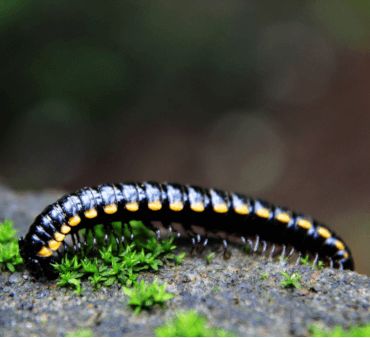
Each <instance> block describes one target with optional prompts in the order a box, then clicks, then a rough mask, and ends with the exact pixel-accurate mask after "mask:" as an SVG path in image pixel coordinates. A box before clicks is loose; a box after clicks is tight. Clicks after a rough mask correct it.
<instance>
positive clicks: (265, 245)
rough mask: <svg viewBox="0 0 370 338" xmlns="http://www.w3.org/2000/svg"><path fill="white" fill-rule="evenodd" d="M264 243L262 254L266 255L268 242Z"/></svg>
mask: <svg viewBox="0 0 370 338" xmlns="http://www.w3.org/2000/svg"><path fill="white" fill-rule="evenodd" d="M262 243H263V249H262V254H264V253H265V252H266V249H267V242H266V241H262Z"/></svg>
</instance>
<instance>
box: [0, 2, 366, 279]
mask: <svg viewBox="0 0 370 338" xmlns="http://www.w3.org/2000/svg"><path fill="white" fill-rule="evenodd" d="M369 47H370V2H369V1H368V0H362V1H360V0H359V1H354V0H346V1H344V0H325V1H309V0H307V1H296V0H291V1H290V0H280V1H272V0H227V1H225V0H212V1H211V0H203V1H179V0H161V1H159V0H158V1H155V0H125V1H110V2H102V1H96V0H89V1H71V0H66V1H59V0H58V1H56V0H41V1H29V0H28V1H23V0H17V1H15V0H4V1H0V72H1V77H0V91H1V104H0V117H1V127H2V128H1V133H0V155H1V156H0V180H1V181H2V182H3V183H4V184H6V185H8V186H10V187H12V188H13V189H16V190H33V191H34V190H44V189H63V190H65V191H75V190H77V189H79V188H81V187H84V186H92V185H97V184H100V183H106V182H120V181H126V180H135V181H144V180H156V181H167V182H171V181H172V182H179V183H184V184H185V183H189V184H195V185H201V186H204V187H215V188H220V189H225V190H232V191H236V192H242V193H245V194H248V195H252V196H256V197H259V198H263V199H265V200H268V201H270V202H271V203H274V204H277V205H283V206H288V207H290V208H291V209H293V210H296V211H297V212H304V213H306V214H308V215H311V216H313V217H314V218H315V219H317V220H319V221H321V222H323V223H324V224H327V225H329V227H330V228H331V229H333V230H334V231H335V232H337V233H339V234H340V236H341V237H342V238H343V239H344V240H345V242H346V243H347V244H348V245H349V247H350V248H351V249H352V253H353V255H354V258H355V262H356V267H357V271H358V272H360V273H366V274H368V275H370V261H369V259H368V257H369V254H370V246H369V239H370V207H369V204H370V174H369V168H370V114H369V112H370V100H369V98H370V95H369V94H370V58H369ZM40 212H41V210H40Z"/></svg>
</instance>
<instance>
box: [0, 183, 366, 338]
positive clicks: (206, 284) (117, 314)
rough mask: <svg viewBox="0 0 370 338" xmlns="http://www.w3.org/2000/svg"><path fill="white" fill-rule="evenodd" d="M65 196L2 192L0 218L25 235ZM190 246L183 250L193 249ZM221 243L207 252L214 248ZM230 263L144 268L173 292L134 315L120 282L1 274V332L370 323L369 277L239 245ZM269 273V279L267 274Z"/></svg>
mask: <svg viewBox="0 0 370 338" xmlns="http://www.w3.org/2000/svg"><path fill="white" fill-rule="evenodd" d="M61 195H62V193H52V192H49V193H23V194H18V193H15V192H13V191H11V190H9V189H6V188H4V189H1V190H0V218H1V219H3V218H4V217H9V218H12V219H13V220H14V221H15V225H16V228H17V229H18V230H19V232H20V233H19V234H23V235H24V234H25V233H26V232H27V229H28V227H29V225H30V223H31V222H32V220H33V218H34V217H35V216H37V214H38V213H40V212H41V211H42V210H43V209H44V207H45V206H46V205H47V204H50V203H52V202H54V201H55V200H56V199H57V198H58V197H60V196H61ZM189 248H190V245H185V246H182V245H181V246H180V247H179V248H178V253H180V252H183V251H185V252H187V253H189V251H190V250H189ZM217 248H218V245H216V246H212V245H211V246H210V248H208V250H210V249H214V250H216V249H217ZM230 251H231V253H232V256H231V258H230V259H228V260H224V259H223V257H222V254H220V253H216V254H215V255H214V256H213V257H212V259H211V264H209V265H208V264H207V262H206V259H205V256H206V254H208V253H209V252H210V251H208V252H206V254H204V255H203V256H202V257H201V258H199V257H192V256H190V255H189V254H187V255H186V258H185V262H184V263H183V264H182V265H180V266H175V267H164V268H162V269H161V270H160V271H159V272H144V273H142V274H141V275H140V279H145V280H146V281H148V282H152V281H153V280H154V279H155V278H158V280H159V282H160V284H162V283H163V282H167V283H168V285H167V292H171V293H173V294H175V297H174V298H172V299H171V300H170V301H169V302H168V303H167V306H166V307H165V308H164V309H161V308H160V307H154V308H153V310H152V311H150V312H146V311H143V312H142V313H140V314H139V315H138V316H136V315H135V314H134V313H133V311H132V309H131V308H130V307H129V306H128V305H127V301H128V297H127V296H125V294H124V293H123V291H122V289H121V287H120V286H117V285H116V286H112V287H110V288H101V289H100V290H99V291H94V290H93V289H92V287H91V286H90V285H89V284H88V283H87V282H84V283H83V287H86V290H85V291H84V292H83V295H82V296H78V295H75V294H73V293H72V291H71V290H69V289H65V288H59V287H57V286H56V281H42V280H39V281H35V280H25V279H24V278H23V274H22V273H13V274H11V273H7V272H2V273H0V336H25V335H26V336H34V335H37V336H64V335H66V334H67V333H69V332H76V331H77V330H78V329H79V328H88V329H90V330H91V331H92V332H93V334H94V335H96V336H151V335H153V334H154V332H153V329H154V328H155V327H157V326H159V325H162V324H164V323H165V321H166V319H168V318H170V317H173V316H174V315H175V314H176V313H178V312H183V311H188V310H190V309H196V310H197V311H199V313H201V314H204V315H205V316H206V317H207V319H208V321H209V324H210V325H211V326H217V327H221V328H224V329H226V330H228V331H231V332H233V333H234V334H236V335H238V336H305V335H308V334H309V331H308V328H309V327H310V326H311V325H313V324H322V325H323V326H324V327H329V328H332V327H334V326H335V325H338V324H339V325H343V326H344V327H348V326H349V325H359V324H366V323H368V322H370V279H369V277H367V276H365V275H359V274H357V273H356V272H350V271H338V270H335V269H329V268H327V269H324V270H322V271H317V270H312V269H311V268H310V267H307V266H299V267H293V266H291V265H289V264H288V263H285V262H283V263H281V262H279V261H271V260H267V259H266V258H264V257H261V256H250V255H244V254H243V253H242V252H241V248H240V247H238V246H234V247H231V250H230ZM280 271H285V272H287V273H288V274H289V275H290V274H292V273H293V272H298V273H299V274H300V275H301V276H302V277H301V279H300V282H301V284H302V287H303V288H302V289H284V288H283V287H282V285H280V283H279V282H280V281H282V280H284V277H283V276H282V275H281V274H280ZM265 273H267V277H266V279H263V278H261V275H263V274H265Z"/></svg>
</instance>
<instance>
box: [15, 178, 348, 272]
mask: <svg viewBox="0 0 370 338" xmlns="http://www.w3.org/2000/svg"><path fill="white" fill-rule="evenodd" d="M130 220H140V221H141V222H142V223H143V224H144V225H145V226H146V227H147V228H148V229H150V230H153V232H154V233H155V235H156V236H157V239H159V238H160V230H159V228H157V227H155V226H154V225H153V224H152V223H151V222H152V221H160V222H162V225H163V227H164V228H166V229H168V232H169V233H170V234H171V233H172V232H177V235H180V232H178V231H177V230H175V228H174V225H173V223H180V224H181V225H182V228H183V230H184V231H185V232H186V233H187V234H188V235H189V236H190V237H191V241H192V250H193V249H194V248H195V247H196V246H197V247H198V248H199V247H200V253H201V252H202V251H203V250H204V248H205V247H206V245H207V243H208V236H209V235H211V234H212V236H213V237H219V238H220V239H221V240H222V245H223V248H224V255H226V252H227V247H228V240H232V238H238V239H239V241H241V242H242V243H243V244H244V246H247V245H250V248H251V251H252V253H253V252H256V251H257V250H258V249H259V248H260V249H261V251H262V253H266V250H267V248H268V247H269V250H270V253H269V255H270V257H272V255H273V254H274V252H275V250H276V248H277V247H278V248H279V250H280V254H281V256H282V258H284V257H288V258H289V257H291V256H292V255H293V253H294V252H296V255H298V259H297V264H298V263H299V261H300V257H301V255H302V254H303V253H308V254H309V255H310V256H311V259H312V260H313V262H312V264H313V266H314V265H315V264H316V263H317V261H318V259H321V260H323V261H325V262H326V264H327V265H328V266H330V267H335V268H338V269H349V270H354V262H353V258H352V255H351V252H350V250H349V248H348V247H347V245H345V244H344V242H343V240H342V239H341V238H340V237H339V236H337V235H336V234H335V233H334V232H332V231H331V230H329V228H328V227H326V226H324V225H322V224H321V223H318V222H317V221H315V220H313V219H312V218H311V217H309V216H307V215H303V214H298V213H295V212H293V211H291V210H289V209H288V208H285V207H278V206H273V205H272V204H269V203H267V202H265V201H262V200H259V199H253V198H250V197H247V196H245V195H242V194H238V193H233V192H225V191H222V190H218V189H204V188H201V187H196V186H188V185H180V184H177V183H157V182H143V183H134V182H125V183H118V184H102V185H99V186H98V187H91V188H83V189H81V190H78V191H77V192H75V193H72V194H67V195H65V196H63V197H61V198H60V199H59V200H58V201H56V202H55V203H53V204H51V205H49V206H47V207H46V208H45V209H44V211H43V212H42V213H41V214H40V215H38V216H37V217H36V219H35V220H34V222H33V223H32V225H31V226H30V228H29V231H28V233H27V235H26V236H25V238H23V237H20V238H19V240H18V241H19V250H20V254H21V256H22V258H23V261H24V262H25V264H26V266H27V268H28V270H29V271H30V272H31V273H32V274H33V275H35V276H42V275H45V276H51V275H53V269H52V267H51V265H50V263H54V262H55V260H56V259H57V258H56V257H58V256H60V255H63V253H65V252H66V250H67V249H66V248H67V246H66V236H67V235H70V236H71V238H72V242H73V248H74V250H75V251H77V250H78V249H80V248H81V246H82V245H84V246H86V237H87V233H88V231H90V232H91V233H92V237H93V242H94V246H95V244H96V238H95V233H94V225H96V224H103V225H104V231H105V241H106V242H107V238H108V232H111V233H112V234H114V233H113V231H112V225H111V223H112V222H115V221H121V222H122V224H123V223H124V222H127V223H128V222H129V221H130ZM128 224H129V223H128ZM123 228H124V227H123V226H122V236H121V238H117V236H116V235H114V236H115V240H116V243H117V245H118V244H119V243H121V244H122V245H124V241H125V238H124V233H123ZM82 229H86V236H85V238H82V240H81V238H80V235H79V231H80V230H82ZM129 229H131V228H130V226H129ZM130 233H131V236H130V240H132V239H133V236H134V235H133V233H132V229H131V230H130ZM200 233H202V234H200ZM221 235H223V236H221ZM202 236H203V238H202ZM62 248H63V250H62ZM270 248H271V249H270ZM61 251H63V253H61Z"/></svg>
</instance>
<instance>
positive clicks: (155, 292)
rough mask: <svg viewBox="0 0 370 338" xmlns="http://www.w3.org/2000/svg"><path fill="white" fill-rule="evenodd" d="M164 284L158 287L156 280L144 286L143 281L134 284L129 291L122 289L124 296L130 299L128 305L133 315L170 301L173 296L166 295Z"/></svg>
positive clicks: (170, 294)
mask: <svg viewBox="0 0 370 338" xmlns="http://www.w3.org/2000/svg"><path fill="white" fill-rule="evenodd" d="M166 285H167V284H166V283H164V284H162V285H158V280H157V279H156V280H155V281H154V283H153V284H146V283H145V281H144V280H142V281H141V282H140V283H136V284H135V286H134V287H133V288H131V289H129V288H125V287H124V288H122V290H123V292H124V293H125V295H126V296H128V297H130V300H129V302H128V304H130V305H131V306H132V307H134V308H135V314H139V313H140V311H141V310H142V309H147V310H148V309H150V308H151V307H152V306H153V305H154V304H156V303H158V304H160V305H161V306H163V304H164V302H165V301H166V300H170V299H171V298H172V297H174V295H173V294H172V293H166Z"/></svg>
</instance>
